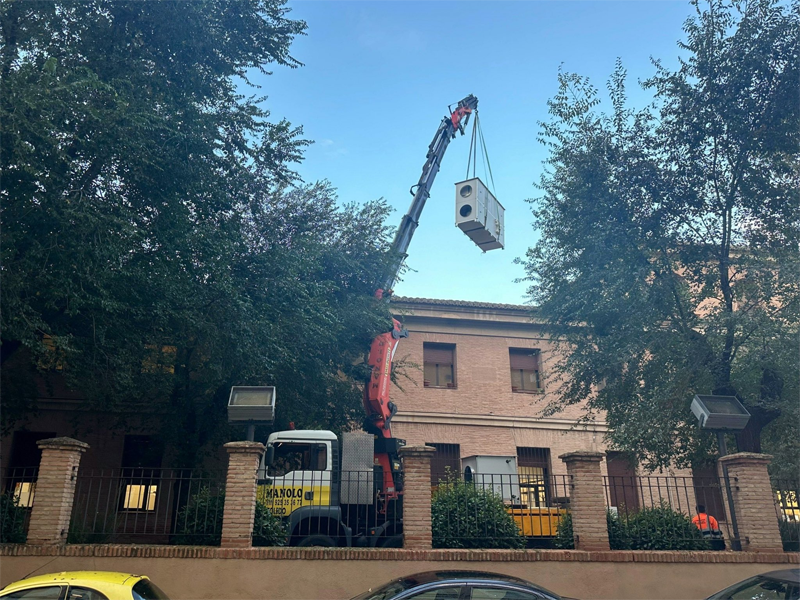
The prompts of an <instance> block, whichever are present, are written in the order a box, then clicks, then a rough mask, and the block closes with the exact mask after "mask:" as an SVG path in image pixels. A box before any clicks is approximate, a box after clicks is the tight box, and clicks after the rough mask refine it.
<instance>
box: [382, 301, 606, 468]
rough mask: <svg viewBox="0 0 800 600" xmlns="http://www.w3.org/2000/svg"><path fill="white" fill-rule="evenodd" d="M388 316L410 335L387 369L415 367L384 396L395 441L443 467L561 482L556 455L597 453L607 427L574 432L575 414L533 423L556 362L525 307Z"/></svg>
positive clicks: (451, 307)
mask: <svg viewBox="0 0 800 600" xmlns="http://www.w3.org/2000/svg"><path fill="white" fill-rule="evenodd" d="M392 306H393V307H394V308H395V309H396V313H397V316H398V318H399V319H400V320H401V321H402V322H403V324H404V325H405V327H406V328H407V329H408V330H409V334H410V335H409V338H408V339H406V340H403V341H402V343H401V345H400V346H399V349H398V351H397V355H396V356H395V360H396V361H397V360H405V361H408V362H409V363H414V364H416V365H419V366H420V367H421V368H420V369H413V368H412V369H407V370H406V373H407V374H408V376H409V378H410V381H408V380H406V381H404V380H402V379H401V381H400V385H401V386H402V388H403V389H402V390H400V389H397V388H396V387H395V389H394V390H393V397H394V398H395V399H396V402H397V405H398V407H399V413H398V414H397V416H396V417H395V418H394V420H393V430H394V433H395V435H397V436H398V437H400V438H404V439H406V440H407V442H408V443H409V444H410V445H420V444H428V445H432V446H434V447H436V448H438V449H439V451H440V452H438V453H437V454H439V455H440V456H439V457H437V458H436V459H434V461H436V460H438V461H439V462H442V461H445V462H447V463H448V464H449V465H450V466H452V467H455V466H456V465H457V463H458V461H457V459H458V458H463V457H469V456H474V455H490V456H514V457H517V461H518V463H519V465H520V468H523V467H524V466H525V465H534V464H535V465H537V466H538V465H541V466H542V467H544V468H546V469H547V470H548V471H549V472H551V473H553V474H559V473H563V474H565V473H566V467H565V465H564V464H563V463H562V462H561V461H559V460H558V456H559V455H560V454H563V453H565V452H574V451H578V450H590V451H601V452H604V451H605V444H604V441H603V438H604V434H605V433H606V431H607V427H606V424H605V423H604V422H602V421H593V422H581V423H578V419H579V418H580V417H581V416H582V415H583V412H582V408H581V407H580V406H573V407H570V408H568V409H567V410H565V411H564V412H562V413H559V414H557V415H554V416H547V417H545V416H542V414H541V412H542V409H543V408H544V407H545V406H546V405H547V403H548V402H549V401H550V400H552V399H553V397H554V395H553V394H554V390H553V389H551V386H552V387H553V388H554V387H555V385H557V383H556V382H551V379H552V378H550V379H548V378H547V377H546V374H547V370H548V368H549V367H551V366H552V364H553V362H554V360H555V358H556V355H555V349H554V347H553V345H552V343H551V342H550V341H549V340H548V339H547V337H546V336H545V335H544V334H543V332H542V326H541V324H540V323H536V322H535V321H534V320H533V319H531V309H530V307H526V306H513V305H508V304H488V303H481V302H465V301H457V300H430V299H425V298H395V299H394V300H393V304H392ZM604 468H605V467H604Z"/></svg>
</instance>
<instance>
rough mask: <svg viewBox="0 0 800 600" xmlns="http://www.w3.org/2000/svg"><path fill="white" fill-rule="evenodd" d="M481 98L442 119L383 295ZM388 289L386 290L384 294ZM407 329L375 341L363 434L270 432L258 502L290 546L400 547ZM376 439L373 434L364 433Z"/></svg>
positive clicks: (384, 295) (394, 327)
mask: <svg viewBox="0 0 800 600" xmlns="http://www.w3.org/2000/svg"><path fill="white" fill-rule="evenodd" d="M477 107H478V99H477V98H475V96H471V95H470V96H467V97H466V98H464V99H463V100H461V101H460V102H459V103H458V105H457V106H456V108H455V110H452V111H451V113H450V115H449V116H447V117H445V118H444V119H443V121H442V123H441V124H440V125H439V129H438V130H437V132H436V135H435V136H434V138H433V141H432V142H431V144H430V146H429V148H428V155H427V158H426V161H425V165H424V166H423V167H422V175H421V176H420V178H419V182H418V183H417V185H415V186H414V187H412V188H411V192H412V194H413V196H414V199H413V200H412V202H411V207H410V208H409V210H408V214H406V215H405V216H404V217H403V220H402V222H401V223H400V227H399V229H398V230H397V234H396V235H395V238H394V241H393V243H392V256H393V258H394V260H393V262H392V264H391V267H390V268H389V269H388V272H387V273H386V274H384V276H383V277H382V283H383V288H381V289H379V290H377V292H376V293H375V295H376V296H377V297H378V298H383V299H388V298H389V296H390V295H391V288H392V286H393V285H394V283H395V281H396V280H397V278H398V276H399V274H400V271H401V269H402V265H403V261H404V260H405V257H406V252H407V250H408V246H409V244H410V243H411V238H412V237H413V235H414V231H415V230H416V228H417V226H418V225H419V217H420V214H421V213H422V209H423V208H424V206H425V202H426V201H427V199H428V197H429V196H430V191H431V187H432V186H433V181H434V179H435V178H436V174H437V173H438V172H439V166H440V165H441V162H442V158H443V157H444V153H445V150H447V146H448V145H449V144H450V140H452V139H453V138H455V136H456V133H457V132H460V133H461V134H462V135H463V133H464V127H465V126H466V125H467V123H468V121H469V118H470V115H471V114H472V113H473V112H474V111H475V110H476V109H477ZM384 290H386V291H384ZM407 336H408V332H407V331H406V330H405V329H404V328H403V327H402V325H401V324H400V322H399V321H397V319H392V328H391V330H389V331H387V332H386V333H382V334H380V335H378V336H377V337H376V338H375V339H374V340H373V342H372V345H371V347H370V353H369V358H368V364H369V366H370V367H371V374H370V378H369V381H368V382H367V384H366V387H365V389H364V409H365V411H366V415H367V416H366V419H365V421H364V430H365V431H366V432H367V433H362V432H347V433H343V434H342V436H341V440H340V439H339V437H338V436H336V435H335V434H334V433H333V432H331V431H320V430H289V431H278V432H274V433H272V434H270V436H269V438H268V439H267V452H266V454H265V456H264V459H263V463H262V466H261V467H260V469H259V473H260V475H259V501H260V502H261V503H262V504H263V505H264V506H265V507H266V508H268V509H269V510H270V511H271V512H272V514H273V515H276V516H279V517H281V518H283V519H285V520H286V521H287V524H288V529H287V530H288V532H289V537H288V540H289V543H290V544H292V545H297V546H337V545H338V546H351V545H362V546H364V545H368V546H376V545H379V546H383V547H396V546H399V545H400V544H402V531H403V529H402V518H401V516H402V485H403V482H402V476H401V473H402V465H401V462H400V458H399V455H398V451H399V450H400V448H401V447H402V446H403V445H405V441H404V440H399V439H397V438H395V437H393V436H392V429H391V421H392V417H394V415H395V414H396V413H397V407H396V406H395V404H394V403H393V402H392V401H391V400H390V399H389V390H390V384H391V372H392V359H393V358H394V353H395V350H396V349H397V344H398V342H399V341H400V339H401V338H404V337H407ZM367 434H372V435H367Z"/></svg>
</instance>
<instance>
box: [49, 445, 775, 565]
mask: <svg viewBox="0 0 800 600" xmlns="http://www.w3.org/2000/svg"><path fill="white" fill-rule="evenodd" d="M771 460H772V457H771V456H770V455H768V454H754V453H752V452H739V453H737V454H729V455H728V456H723V457H722V458H720V459H719V464H720V466H723V465H724V466H727V467H728V481H730V485H731V496H732V497H733V509H734V511H735V512H736V523H737V524H738V526H739V539H740V540H741V543H742V550H744V551H745V552H782V551H783V544H782V543H781V534H780V530H779V529H778V519H777V516H776V513H775V498H774V496H773V493H772V485H771V484H770V480H769V473H768V472H767V465H768V464H769V463H770V461H771ZM720 470H721V469H720ZM720 482H721V483H722V486H723V490H722V496H723V498H724V499H725V506H726V508H727V510H728V514H729V515H730V511H731V509H730V507H729V506H728V497H727V493H726V491H725V480H724V478H722V477H720ZM37 493H38V492H37Z"/></svg>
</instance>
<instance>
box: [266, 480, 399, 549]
mask: <svg viewBox="0 0 800 600" xmlns="http://www.w3.org/2000/svg"><path fill="white" fill-rule="evenodd" d="M284 470H285V469H284ZM280 472H281V471H279V470H278V471H277V473H276V472H273V473H271V474H270V475H271V476H270V477H267V476H264V475H263V473H262V475H261V477H260V478H259V479H258V480H257V485H258V492H257V496H256V498H257V503H256V523H255V527H254V529H253V543H254V545H262V546H267V545H282V544H283V543H288V544H290V545H301V546H344V545H354V546H373V545H374V546H378V547H401V546H402V508H401V501H400V500H399V499H396V500H389V501H383V500H379V499H378V487H379V484H380V483H381V482H380V481H379V480H378V477H379V476H380V475H379V474H377V473H376V472H373V471H334V472H332V471H289V472H286V473H285V474H280ZM397 483H399V484H400V485H402V483H401V482H397Z"/></svg>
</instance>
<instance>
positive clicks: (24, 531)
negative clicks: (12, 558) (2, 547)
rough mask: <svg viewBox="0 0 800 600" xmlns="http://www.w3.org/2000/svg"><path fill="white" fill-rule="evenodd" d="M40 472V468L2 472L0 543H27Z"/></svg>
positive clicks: (0, 483) (19, 468) (0, 482)
mask: <svg viewBox="0 0 800 600" xmlns="http://www.w3.org/2000/svg"><path fill="white" fill-rule="evenodd" d="M38 472H39V469H38V467H16V468H9V469H2V470H0V486H2V487H0V490H2V493H0V542H2V543H11V544H21V543H23V542H25V539H26V538H27V535H28V524H29V522H30V518H31V508H32V507H33V500H34V496H35V495H36V479H37V476H38Z"/></svg>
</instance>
